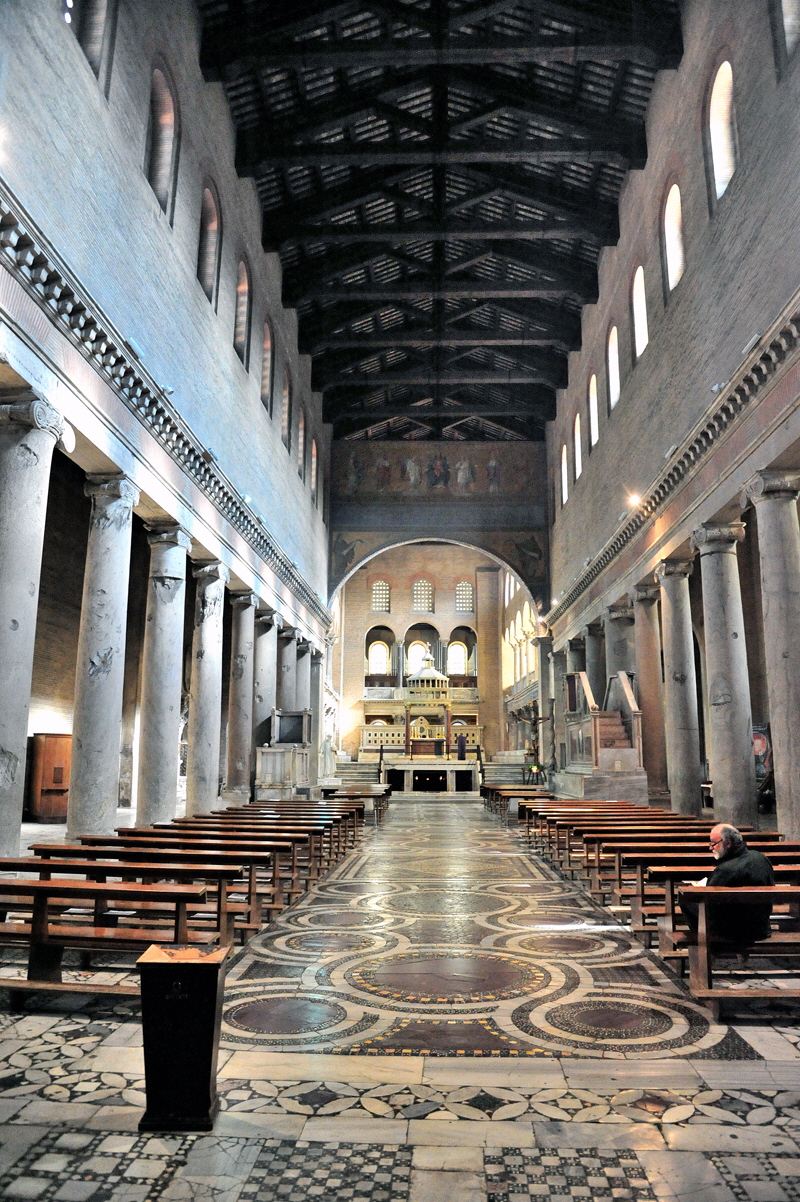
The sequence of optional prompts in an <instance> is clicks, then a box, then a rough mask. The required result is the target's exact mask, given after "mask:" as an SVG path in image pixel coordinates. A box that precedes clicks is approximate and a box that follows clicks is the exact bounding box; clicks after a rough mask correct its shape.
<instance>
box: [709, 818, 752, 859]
mask: <svg viewBox="0 0 800 1202" xmlns="http://www.w3.org/2000/svg"><path fill="white" fill-rule="evenodd" d="M708 841H709V844H710V846H711V854H712V856H713V857H714V859H715V860H720V859H721V858H722V857H723V856H726V855H728V853H729V852H731V851H737V850H738V849H739V848H740V847H741V846H742V844H743V843H744V839H743V837H742V835H741V832H740V831H737V829H736V827H735V826H731V825H730V823H728V822H719V823H717V825H716V826H715V827H713V829H712V831H711V834H710V835H709V840H708Z"/></svg>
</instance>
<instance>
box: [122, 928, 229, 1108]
mask: <svg viewBox="0 0 800 1202" xmlns="http://www.w3.org/2000/svg"><path fill="white" fill-rule="evenodd" d="M229 951H230V949H229V948H227V947H210V948H201V947H181V946H177V945H170V946H158V945H156V944H153V946H152V947H149V948H148V949H147V951H146V952H145V953H144V955H143V956H140V957H139V959H138V960H137V962H136V964H137V967H138V969H139V975H140V978H141V986H142V1034H143V1038H144V1078H145V1092H146V1094H147V1109H146V1110H145V1112H144V1116H143V1118H142V1120H141V1122H140V1123H139V1130H140V1131H211V1130H212V1128H213V1126H214V1119H215V1118H216V1116H217V1111H218V1110H219V1101H218V1099H217V1053H218V1051H219V1030H220V1022H221V1018H222V993H223V986H224V983H225V961H226V959H227V956H228V952H229Z"/></svg>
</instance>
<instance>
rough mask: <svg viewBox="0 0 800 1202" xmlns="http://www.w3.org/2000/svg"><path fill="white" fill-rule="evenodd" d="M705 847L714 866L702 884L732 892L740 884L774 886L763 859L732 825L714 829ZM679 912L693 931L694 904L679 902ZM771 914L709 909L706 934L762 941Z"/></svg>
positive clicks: (764, 908)
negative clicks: (707, 845) (709, 852)
mask: <svg viewBox="0 0 800 1202" xmlns="http://www.w3.org/2000/svg"><path fill="white" fill-rule="evenodd" d="M709 844H710V847H711V854H712V856H713V857H714V859H715V860H716V861H717V864H718V867H717V868H715V869H714V871H713V872H712V873H711V876H710V877H709V878H708V880H707V881H706V882H705V883H706V884H707V885H716V886H717V887H718V888H721V887H724V888H727V889H735V888H740V887H741V886H743V885H774V884H775V874H774V872H773V871H772V865H771V864H770V862H769V860H768V859H767V857H766V856H764V855H762V854H761V852H760V851H756V850H755V849H754V848H750V847H748V846H747V844H746V842H745V840H744V837H743V836H742V834H741V832H740V831H737V829H736V827H735V826H728V825H727V823H720V824H719V826H715V827H714V829H713V830H712V831H711V834H710V836H709ZM681 911H682V913H683V915H684V917H685V918H686V921H687V923H688V925H689V929H690V930H691V931H696V930H697V913H698V906H697V905H696V904H695V903H694V902H681ZM771 913H772V906H771V905H752V906H747V905H740V906H726V905H714V906H709V910H708V923H709V927H710V932H709V934H711V935H712V936H715V937H716V938H717V939H729V940H732V941H733V942H735V943H739V944H742V945H745V944H748V943H754V942H755V941H756V940H757V939H766V938H767V937H768V936H769V933H770V927H769V916H770V914H771Z"/></svg>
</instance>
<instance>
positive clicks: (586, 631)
mask: <svg viewBox="0 0 800 1202" xmlns="http://www.w3.org/2000/svg"><path fill="white" fill-rule="evenodd" d="M602 634H603V623H602V622H589V624H588V625H587V626H584V627H583V628H582V630H581V638H582V639H583V641H584V644H585V643H586V640H587V639H599V638H601V637H602Z"/></svg>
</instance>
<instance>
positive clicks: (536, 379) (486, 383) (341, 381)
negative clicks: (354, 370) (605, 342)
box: [312, 370, 563, 394]
mask: <svg viewBox="0 0 800 1202" xmlns="http://www.w3.org/2000/svg"><path fill="white" fill-rule="evenodd" d="M529 384H541V385H542V386H543V387H546V388H554V389H555V388H562V387H563V383H556V381H555V380H554V379H553V377H552V375H550V374H549V373H547V372H543V371H535V370H531V371H525V372H520V371H507V372H501V371H478V370H475V371H464V370H462V371H443V372H441V373H440V374H438V375H435V374H434V373H433V372H430V371H398V372H391V371H382V372H377V371H376V372H364V374H363V375H362V376H358V375H352V376H341V375H337V376H335V377H334V378H332V379H330V378H326V377H324V376H322V377H320V376H315V377H314V381H313V385H312V387H313V388H314V391H315V392H316V391H320V392H325V393H334V394H335V393H337V392H340V391H354V390H355V389H358V388H370V389H375V388H395V387H396V388H407V387H409V386H411V385H419V386H421V387H422V388H425V387H427V388H431V389H434V388H447V389H450V388H508V387H509V386H513V385H518V386H520V387H523V386H524V387H527V385H529Z"/></svg>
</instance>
